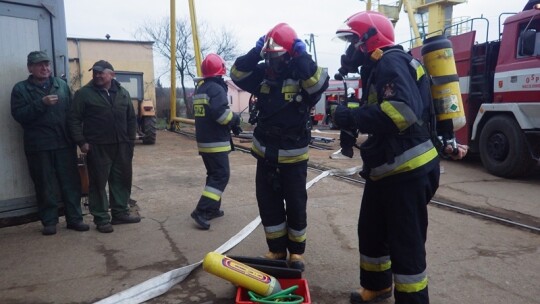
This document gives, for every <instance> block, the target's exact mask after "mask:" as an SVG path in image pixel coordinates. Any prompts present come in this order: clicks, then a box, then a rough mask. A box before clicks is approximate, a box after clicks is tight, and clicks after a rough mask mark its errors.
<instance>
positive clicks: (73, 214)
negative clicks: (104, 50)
mask: <svg viewBox="0 0 540 304" xmlns="http://www.w3.org/2000/svg"><path fill="white" fill-rule="evenodd" d="M50 61H51V60H50V58H49V56H48V55H47V54H46V53H45V52H41V51H34V52H31V53H30V54H28V59H27V67H28V72H30V74H31V75H30V76H28V79H26V80H24V81H21V82H19V83H17V84H16V85H15V86H14V87H13V90H12V92H11V115H12V116H13V118H15V120H16V121H17V122H19V123H20V124H21V126H22V127H23V129H24V151H25V154H26V159H27V162H28V168H29V170H30V176H31V178H32V181H33V182H34V188H35V191H36V200H37V205H38V214H39V218H40V220H41V223H42V224H43V230H42V233H43V235H53V234H56V224H58V202H59V201H60V200H61V201H63V203H64V207H65V208H64V210H65V215H66V222H67V228H68V229H72V230H76V231H87V230H88V229H89V227H88V225H87V224H85V223H84V222H83V218H82V212H81V182H80V177H79V172H78V170H77V147H76V146H75V143H74V142H73V141H72V140H71V138H70V136H69V133H68V130H67V124H66V121H67V115H68V111H69V108H70V105H71V92H70V91H69V87H68V85H67V84H66V82H65V81H64V80H63V79H61V78H57V77H52V76H51V65H50ZM58 190H59V191H58ZM58 192H60V193H58ZM59 195H60V196H61V197H59Z"/></svg>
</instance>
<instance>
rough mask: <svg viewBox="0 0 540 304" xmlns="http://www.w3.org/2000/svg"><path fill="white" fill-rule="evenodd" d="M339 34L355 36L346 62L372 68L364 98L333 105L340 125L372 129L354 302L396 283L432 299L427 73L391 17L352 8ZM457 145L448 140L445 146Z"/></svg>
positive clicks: (366, 147) (434, 176) (403, 291)
mask: <svg viewBox="0 0 540 304" xmlns="http://www.w3.org/2000/svg"><path fill="white" fill-rule="evenodd" d="M336 35H337V37H339V38H341V39H343V40H345V41H347V42H348V43H350V46H349V47H348V50H347V52H346V55H345V56H346V57H347V58H345V60H343V59H342V63H343V62H347V63H348V65H349V66H348V67H343V66H342V69H346V70H348V71H350V72H355V71H357V70H358V66H360V65H362V74H364V75H369V77H366V78H362V88H367V94H363V96H362V99H363V100H362V102H361V103H362V106H361V107H356V108H354V109H351V108H348V107H346V106H342V105H340V106H338V107H337V108H336V109H335V111H334V112H333V119H334V122H335V123H336V124H337V125H338V126H339V127H340V128H341V129H344V130H347V131H351V132H350V133H349V134H354V132H356V131H359V132H361V133H365V134H368V139H367V141H366V142H365V143H363V144H362V145H361V150H360V151H361V152H360V153H361V156H362V160H363V162H364V165H363V169H362V171H361V173H360V174H361V175H362V176H363V177H364V178H365V179H366V185H365V188H364V194H363V198H362V204H361V209H360V216H359V219H358V242H359V250H360V285H361V287H360V288H359V289H357V290H355V291H353V292H352V293H351V295H350V302H351V303H372V302H376V301H379V300H382V299H384V298H388V297H390V296H391V295H392V284H393V285H394V298H395V303H401V304H403V303H429V297H428V279H427V274H426V251H425V242H426V230H427V225H428V216H427V203H428V202H429V201H430V199H431V198H432V197H433V195H434V194H435V191H436V190H437V188H438V185H439V174H440V172H439V154H438V150H437V149H436V148H435V146H434V143H433V142H432V136H430V129H429V128H430V123H429V122H430V121H432V119H431V118H432V115H431V114H430V113H431V112H430V107H431V104H430V103H431V95H430V94H431V93H430V87H429V86H430V83H429V79H428V77H427V75H426V72H425V70H424V67H423V66H422V65H421V64H420V63H419V62H418V61H416V60H415V59H413V58H412V57H411V56H410V55H408V54H407V53H406V52H404V51H403V49H402V47H401V46H398V45H395V44H394V29H393V27H392V23H391V22H390V21H389V20H388V19H387V18H386V17H385V16H384V15H382V14H380V13H377V12H372V11H367V12H360V13H357V14H354V15H352V16H351V17H349V18H348V19H347V20H346V22H345V26H344V27H342V28H340V29H338V30H337V33H336ZM358 52H361V53H363V54H364V55H357V54H356V53H358ZM355 58H356V59H355ZM351 62H352V63H354V64H351ZM350 142H352V143H354V142H355V140H354V138H353V139H351V140H350ZM452 150H453V149H452V147H451V146H448V147H446V148H445V149H444V152H443V153H448V152H451V151H452ZM466 153H467V146H462V145H458V151H457V154H456V155H453V158H456V159H458V158H462V157H464V156H465V154H466Z"/></svg>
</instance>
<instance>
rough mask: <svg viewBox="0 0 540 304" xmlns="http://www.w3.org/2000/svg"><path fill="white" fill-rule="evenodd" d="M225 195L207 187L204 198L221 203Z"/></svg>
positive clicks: (203, 194)
mask: <svg viewBox="0 0 540 304" xmlns="http://www.w3.org/2000/svg"><path fill="white" fill-rule="evenodd" d="M222 194H223V191H220V190H218V189H216V188H214V187H210V186H205V187H204V190H203V193H202V196H204V197H208V198H209V199H211V200H214V201H216V202H219V200H220V199H221V195H222Z"/></svg>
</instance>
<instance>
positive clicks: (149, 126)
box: [142, 116, 157, 145]
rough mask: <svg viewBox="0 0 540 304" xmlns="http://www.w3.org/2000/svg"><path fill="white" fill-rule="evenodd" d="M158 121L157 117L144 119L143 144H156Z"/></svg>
mask: <svg viewBox="0 0 540 304" xmlns="http://www.w3.org/2000/svg"><path fill="white" fill-rule="evenodd" d="M156 121H157V119H156V117H155V116H145V117H143V133H144V136H143V139H142V142H143V144H145V145H153V144H155V143H156Z"/></svg>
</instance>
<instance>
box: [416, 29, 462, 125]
mask: <svg viewBox="0 0 540 304" xmlns="http://www.w3.org/2000/svg"><path fill="white" fill-rule="evenodd" d="M422 58H423V61H424V66H425V67H426V69H427V72H428V73H429V75H430V76H431V82H432V83H431V95H432V97H433V105H434V107H435V113H436V116H437V122H438V123H440V124H439V125H442V126H448V128H449V129H451V130H446V131H457V130H459V129H461V128H462V127H463V126H464V125H465V123H466V119H465V112H464V110H463V101H462V99H461V92H460V89H459V76H458V74H457V69H456V62H455V59H454V51H453V50H452V42H451V41H450V40H448V39H447V38H446V37H444V36H442V35H439V36H434V37H430V38H428V39H426V40H424V45H423V46H422Z"/></svg>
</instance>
